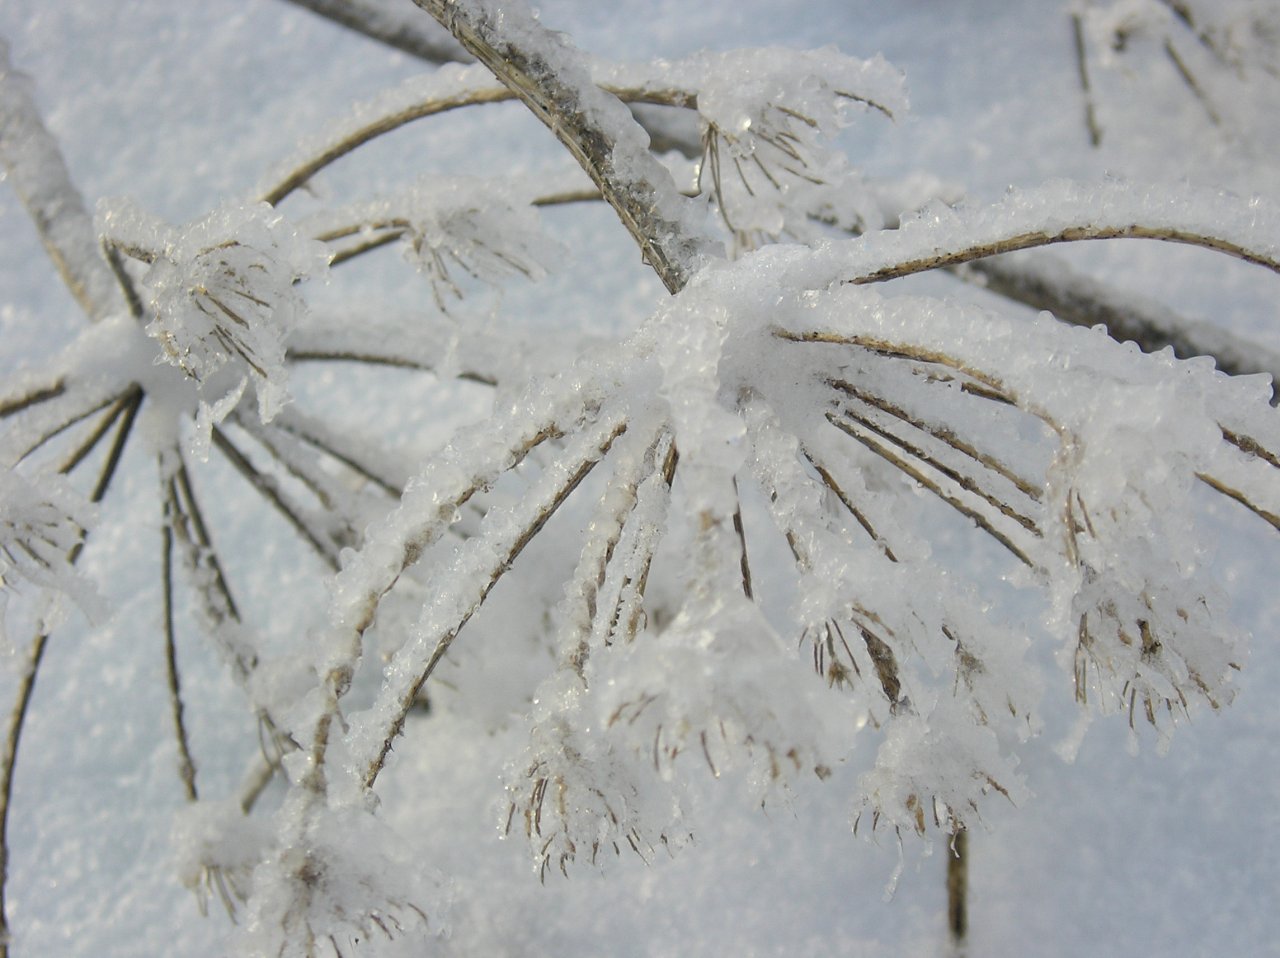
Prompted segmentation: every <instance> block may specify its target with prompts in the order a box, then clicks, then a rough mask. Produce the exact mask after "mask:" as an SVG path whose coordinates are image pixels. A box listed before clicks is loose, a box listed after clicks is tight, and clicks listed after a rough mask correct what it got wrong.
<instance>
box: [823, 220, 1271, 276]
mask: <svg viewBox="0 0 1280 958" xmlns="http://www.w3.org/2000/svg"><path fill="white" fill-rule="evenodd" d="M1103 239H1150V240H1160V241H1162V242H1165V243H1182V244H1186V245H1188V246H1198V247H1200V248H1202V249H1211V250H1216V251H1217V252H1219V253H1226V254H1227V255H1228V256H1234V257H1235V258H1237V259H1242V260H1244V261H1245V262H1246V263H1253V264H1255V265H1258V266H1265V267H1266V268H1267V269H1269V270H1271V271H1272V272H1274V273H1280V260H1277V259H1276V258H1275V257H1274V256H1270V255H1268V254H1266V253H1261V252H1258V251H1256V250H1251V249H1249V248H1248V247H1245V246H1241V245H1239V244H1238V243H1234V242H1232V241H1231V240H1229V239H1223V238H1221V237H1217V236H1209V235H1207V234H1204V233H1197V232H1194V231H1192V230H1181V229H1175V228H1173V227H1163V226H1161V227H1152V226H1143V225H1142V224H1140V223H1132V224H1128V225H1125V226H1068V227H1065V228H1064V229H1061V230H1058V231H1057V232H1054V233H1046V232H1042V231H1038V230H1037V231H1033V232H1028V233H1018V234H1016V235H1013V236H1008V237H1004V238H1001V239H998V240H994V241H992V242H989V243H980V244H978V245H976V246H969V247H966V248H965V249H959V250H951V251H949V252H944V253H932V254H929V255H927V256H922V257H920V258H918V259H912V260H907V261H905V262H900V263H894V264H892V265H891V266H885V267H882V268H880V269H877V270H874V271H872V272H870V273H865V274H863V275H861V276H855V277H853V278H852V279H849V280H848V281H847V282H849V283H851V284H853V285H854V286H861V285H864V284H866V283H881V282H884V281H885V280H887V279H898V278H900V277H902V276H911V275H913V274H915V273H924V272H928V271H929V270H935V269H944V268H946V267H948V266H958V265H960V264H961V263H969V262H972V261H974V260H978V259H983V258H985V257H987V256H998V255H999V254H1001V253H1012V252H1015V251H1017V250H1023V249H1035V248H1036V247H1039V246H1051V245H1053V244H1055V243H1078V242H1082V241H1084V240H1103Z"/></svg>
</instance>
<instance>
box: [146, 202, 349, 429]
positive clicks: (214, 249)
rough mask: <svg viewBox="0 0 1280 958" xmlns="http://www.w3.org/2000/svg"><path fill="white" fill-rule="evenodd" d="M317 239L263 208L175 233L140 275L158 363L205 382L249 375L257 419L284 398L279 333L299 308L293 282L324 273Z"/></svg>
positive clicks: (217, 216) (235, 211)
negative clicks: (302, 235)
mask: <svg viewBox="0 0 1280 958" xmlns="http://www.w3.org/2000/svg"><path fill="white" fill-rule="evenodd" d="M324 266H325V254H324V251H323V248H322V247H320V246H319V244H315V243H312V242H309V241H307V240H304V239H302V238H300V237H299V236H298V235H297V234H296V233H295V231H294V229H293V228H292V226H291V225H290V224H288V223H287V222H286V221H285V220H284V219H283V218H282V217H281V216H280V215H279V214H277V213H275V212H274V211H273V210H272V209H271V208H270V207H269V206H267V205H266V204H258V205H255V206H245V207H232V208H223V209H220V210H217V211H215V212H214V213H212V214H210V215H209V216H207V217H205V218H204V219H202V220H198V221H196V222H195V223H192V224H189V225H188V226H186V227H183V228H181V229H180V230H177V231H175V234H174V235H173V236H172V237H171V241H170V242H169V243H167V244H166V247H165V249H164V251H163V252H162V253H161V254H160V255H159V256H157V257H156V259H155V261H154V262H153V264H152V266H151V269H150V270H149V271H148V272H147V274H146V276H145V277H144V279H143V284H144V286H145V287H146V289H147V290H148V291H149V293H150V305H151V308H152V315H153V318H152V320H151V322H150V323H149V324H148V326H147V333H148V334H149V335H150V336H152V337H153V338H154V339H155V340H156V341H157V342H158V343H159V344H160V349H161V355H160V357H159V358H160V360H161V361H164V362H168V363H170V364H172V365H174V366H177V367H178V368H179V369H181V370H182V371H183V372H184V373H185V374H186V375H187V376H189V377H190V378H191V379H192V380H194V381H195V382H196V383H198V384H200V385H201V386H202V387H204V386H206V384H209V383H210V381H211V380H212V379H213V378H214V377H215V376H217V375H218V374H219V373H220V372H222V371H223V370H224V369H226V370H229V371H231V373H232V374H233V375H234V378H235V379H238V380H240V381H243V380H244V379H246V378H251V379H252V380H253V381H254V384H255V386H256V387H257V392H258V401H259V407H260V411H261V413H262V415H263V418H264V419H269V418H270V417H271V416H272V415H274V413H275V411H277V410H278V408H279V406H280V405H281V404H282V402H283V400H284V396H285V378H286V373H285V365H284V359H285V338H286V336H287V334H288V332H289V331H290V329H292V328H293V327H294V326H295V325H296V323H297V322H298V320H299V319H300V317H301V316H302V314H303V311H304V304H303V300H302V297H301V296H300V294H299V292H298V289H297V283H298V281H299V280H302V279H304V278H306V277H308V276H311V275H315V274H316V273H317V272H320V271H322V270H323V269H324Z"/></svg>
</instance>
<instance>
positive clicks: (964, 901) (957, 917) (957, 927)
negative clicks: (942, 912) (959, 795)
mask: <svg viewBox="0 0 1280 958" xmlns="http://www.w3.org/2000/svg"><path fill="white" fill-rule="evenodd" d="M947 930H948V931H949V932H950V933H951V944H952V947H953V948H955V949H956V952H957V953H958V954H963V951H962V949H963V948H964V943H965V936H966V935H967V934H968V932H969V830H968V829H966V828H957V829H956V831H955V833H954V834H952V836H951V845H950V847H949V849H948V855H947Z"/></svg>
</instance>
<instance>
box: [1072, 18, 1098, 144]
mask: <svg viewBox="0 0 1280 958" xmlns="http://www.w3.org/2000/svg"><path fill="white" fill-rule="evenodd" d="M1071 33H1072V37H1073V39H1074V41H1075V51H1076V71H1077V74H1078V76H1079V77H1080V89H1081V91H1082V92H1083V94H1084V125H1085V128H1086V129H1087V130H1088V131H1089V143H1090V145H1091V146H1095V147H1096V146H1100V145H1101V144H1102V129H1101V127H1099V126H1098V117H1097V113H1096V112H1095V109H1094V105H1093V90H1092V87H1091V85H1090V83H1089V62H1088V51H1087V50H1086V49H1085V44H1084V22H1083V21H1082V20H1081V19H1080V14H1078V13H1073V14H1071Z"/></svg>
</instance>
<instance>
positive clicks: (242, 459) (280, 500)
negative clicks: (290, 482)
mask: <svg viewBox="0 0 1280 958" xmlns="http://www.w3.org/2000/svg"><path fill="white" fill-rule="evenodd" d="M213 445H214V447H215V448H216V449H217V450H218V451H219V452H220V453H222V454H223V455H224V456H225V457H226V459H227V461H228V462H229V463H231V465H233V466H234V467H235V469H236V471H237V472H239V473H240V475H242V476H243V477H244V478H245V479H246V480H247V481H248V483H249V485H250V486H252V487H253V489H254V490H255V491H256V492H257V493H258V494H259V495H261V496H262V498H263V499H264V500H266V502H267V503H268V504H269V505H271V506H272V507H273V508H274V509H275V510H276V511H277V512H279V513H280V515H282V516H283V517H284V518H285V520H286V521H287V522H288V523H289V525H291V526H293V528H294V530H295V531H296V532H297V533H298V535H300V536H301V537H302V538H303V539H304V540H305V541H306V542H307V543H308V544H309V545H310V546H311V547H312V548H313V549H314V550H315V551H316V554H317V555H318V556H320V558H321V559H323V560H324V561H325V563H326V564H327V565H328V566H329V567H330V568H331V569H333V571H334V572H337V571H338V569H340V568H341V563H340V562H339V561H338V547H337V545H336V544H335V543H333V542H330V541H329V540H328V537H327V536H322V535H321V534H320V533H318V532H317V531H316V530H314V529H313V528H311V524H310V523H309V522H308V521H307V520H306V519H305V518H304V517H303V515H302V513H301V512H300V511H299V509H297V508H296V507H295V506H294V505H293V504H292V503H291V502H289V501H288V500H287V499H286V497H285V494H284V492H283V491H282V490H281V489H280V486H279V484H278V483H277V482H276V480H275V477H274V476H269V475H267V474H266V473H264V472H262V471H261V470H259V469H258V468H257V467H256V466H255V465H254V464H253V463H252V462H250V461H249V457H248V456H246V455H245V454H244V453H243V452H241V451H240V449H239V448H238V447H237V446H236V445H235V443H233V442H232V441H231V440H230V439H228V438H227V434H226V433H225V432H224V431H223V430H222V429H219V428H218V427H216V426H215V427H214V429H213Z"/></svg>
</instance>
